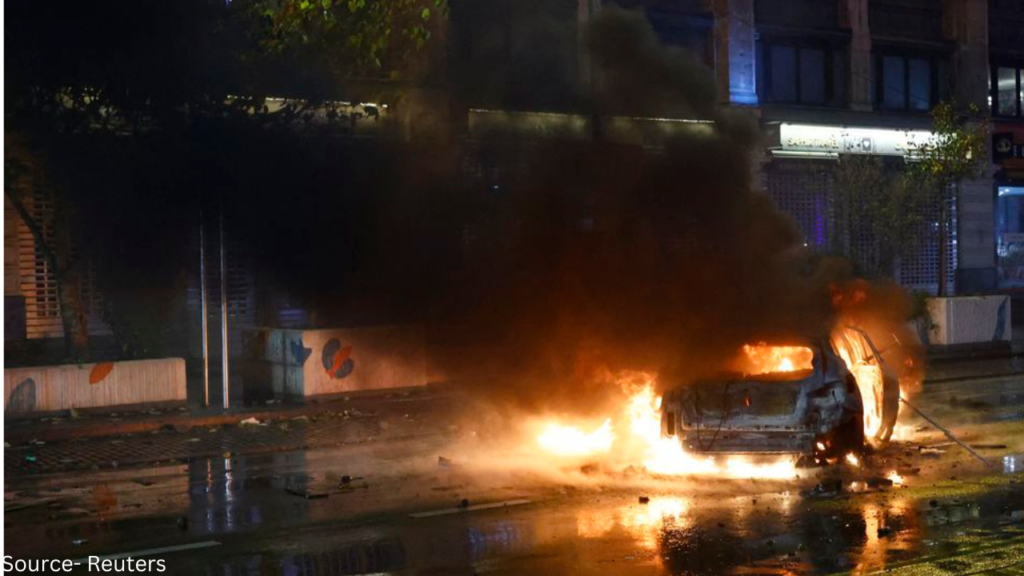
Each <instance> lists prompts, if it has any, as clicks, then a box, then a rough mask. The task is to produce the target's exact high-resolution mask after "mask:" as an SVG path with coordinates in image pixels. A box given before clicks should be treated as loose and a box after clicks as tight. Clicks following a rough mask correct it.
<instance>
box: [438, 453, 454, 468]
mask: <svg viewBox="0 0 1024 576" xmlns="http://www.w3.org/2000/svg"><path fill="white" fill-rule="evenodd" d="M437 465H438V466H440V467H441V468H451V467H452V461H451V460H449V459H448V458H445V457H444V456H438V457H437Z"/></svg>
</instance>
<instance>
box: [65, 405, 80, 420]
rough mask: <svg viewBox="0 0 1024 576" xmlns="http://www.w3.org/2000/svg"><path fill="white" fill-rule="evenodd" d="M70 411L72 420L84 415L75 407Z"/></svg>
mask: <svg viewBox="0 0 1024 576" xmlns="http://www.w3.org/2000/svg"><path fill="white" fill-rule="evenodd" d="M68 412H69V413H70V415H71V419H72V420H77V419H79V418H81V417H82V415H81V414H79V413H78V410H75V409H74V408H72V409H70V410H68Z"/></svg>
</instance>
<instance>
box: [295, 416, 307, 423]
mask: <svg viewBox="0 0 1024 576" xmlns="http://www.w3.org/2000/svg"><path fill="white" fill-rule="evenodd" d="M292 422H309V416H296V417H295V418H292Z"/></svg>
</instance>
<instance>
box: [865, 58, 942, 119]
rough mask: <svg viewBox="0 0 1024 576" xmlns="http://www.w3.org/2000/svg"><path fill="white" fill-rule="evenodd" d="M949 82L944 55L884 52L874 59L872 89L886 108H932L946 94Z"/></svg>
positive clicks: (880, 106)
mask: <svg viewBox="0 0 1024 576" xmlns="http://www.w3.org/2000/svg"><path fill="white" fill-rule="evenodd" d="M948 83H949V68H948V65H947V64H946V62H945V60H943V59H941V58H929V57H927V56H904V55H900V54H881V55H876V56H875V58H874V59H873V61H872V63H871V89H872V91H873V92H874V94H875V104H876V106H877V107H878V108H881V109H883V110H920V111H927V110H930V109H931V108H932V106H934V105H935V104H936V103H937V102H938V101H939V100H942V99H945V98H946V97H947V94H948Z"/></svg>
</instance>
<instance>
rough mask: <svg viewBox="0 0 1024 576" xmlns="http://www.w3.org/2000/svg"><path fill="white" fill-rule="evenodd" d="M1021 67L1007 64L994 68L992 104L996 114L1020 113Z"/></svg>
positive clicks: (1018, 114) (1016, 114)
mask: <svg viewBox="0 0 1024 576" xmlns="http://www.w3.org/2000/svg"><path fill="white" fill-rule="evenodd" d="M1020 73H1021V69H1020V68H1016V67H1009V66H998V67H996V68H995V71H994V76H995V90H994V92H995V94H994V96H995V98H993V101H992V104H993V107H994V108H995V113H996V115H997V116H1020V114H1021V85H1020Z"/></svg>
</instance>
